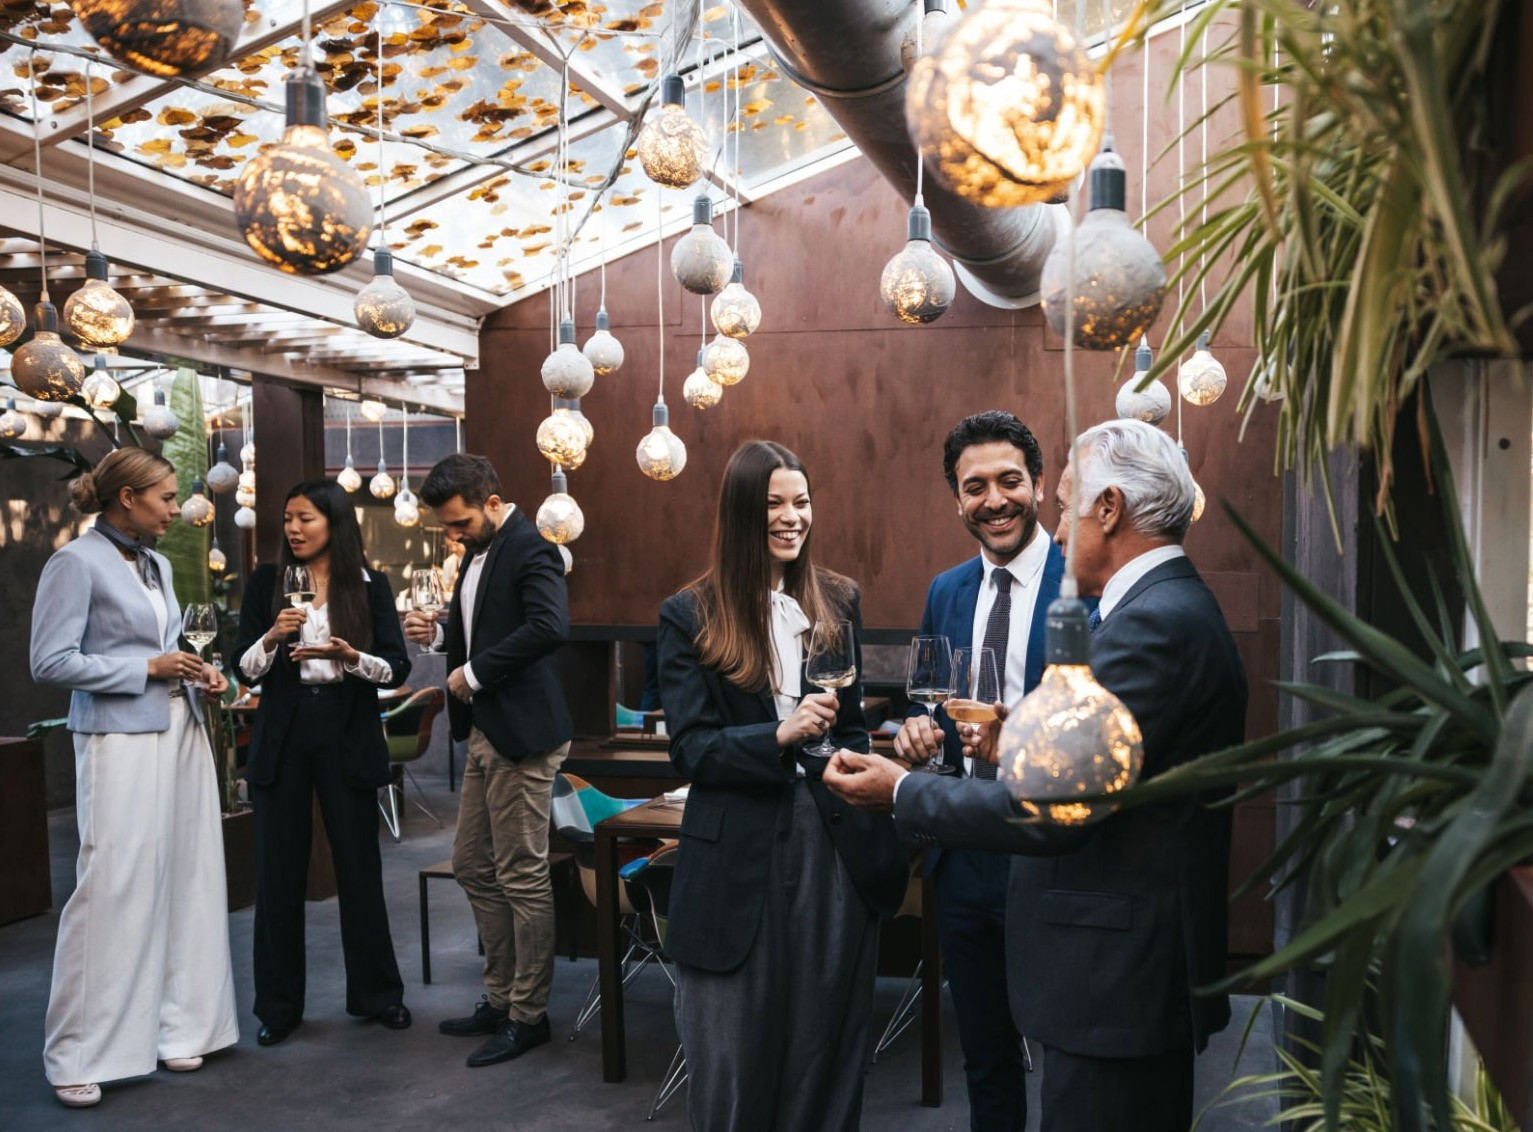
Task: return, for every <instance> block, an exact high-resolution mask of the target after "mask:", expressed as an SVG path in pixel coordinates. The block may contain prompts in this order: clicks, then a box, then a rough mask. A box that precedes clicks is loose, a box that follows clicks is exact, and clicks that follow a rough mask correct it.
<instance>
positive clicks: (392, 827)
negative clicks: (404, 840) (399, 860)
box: [378, 782, 399, 844]
mask: <svg viewBox="0 0 1533 1132" xmlns="http://www.w3.org/2000/svg"><path fill="white" fill-rule="evenodd" d="M384 789H385V790H387V791H388V792H389V806H388V809H384V808H383V803H382V802H379V803H378V812H379V813H381V814H382V815H383V824H384V825H386V826H388V828H389V834H390V835H391V836H392V837H393V838H394V841H395V843H396V844H397V843H398V841H399V810H398V808H397V807H396V806H395V805H394V784H393V783H392V782H391V783H389V784H388V785H387V786H385V787H384Z"/></svg>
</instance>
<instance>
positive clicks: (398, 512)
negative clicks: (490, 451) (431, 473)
mask: <svg viewBox="0 0 1533 1132" xmlns="http://www.w3.org/2000/svg"><path fill="white" fill-rule="evenodd" d="M420 521H421V508H420V500H418V499H416V498H415V492H413V491H411V490H410V481H409V480H408V479H407V478H405V477H404V476H401V477H400V480H399V494H398V495H396V496H394V522H396V523H398V524H399V525H400V526H401V527H414V526H417V525H419V523H420Z"/></svg>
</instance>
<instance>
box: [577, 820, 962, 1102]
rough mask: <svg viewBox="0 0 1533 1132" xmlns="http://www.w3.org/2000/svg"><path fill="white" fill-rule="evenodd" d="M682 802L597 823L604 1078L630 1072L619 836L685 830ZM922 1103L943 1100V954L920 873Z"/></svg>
mask: <svg viewBox="0 0 1533 1132" xmlns="http://www.w3.org/2000/svg"><path fill="white" fill-rule="evenodd" d="M684 808H685V803H683V802H667V801H666V800H665V799H664V798H656V799H655V800H654V801H651V802H646V803H644V805H642V806H635V807H634V808H633V809H631V810H626V811H624V812H623V813H621V814H616V815H614V816H613V817H610V818H608V819H607V820H606V821H604V822H600V823H598V825H597V826H596V829H595V831H594V832H595V836H596V846H595V850H596V938H597V971H598V978H599V979H600V982H601V1015H600V1017H601V1057H602V1080H603V1081H607V1082H610V1083H615V1082H618V1081H622V1080H624V1079H625V1078H626V1077H627V1076H628V1047H627V1039H626V1035H625V1032H624V1028H623V971H622V959H621V957H622V954H623V944H622V939H621V932H620V929H619V923H618V921H619V919H620V916H619V914H618V891H617V885H618V842H619V841H621V840H623V839H626V838H661V839H665V838H674V837H676V836H677V835H678V834H679V833H680V831H681V815H682V811H683V809H684ZM920 884H921V1103H922V1104H923V1105H927V1106H928V1107H936V1106H937V1105H940V1104H941V1103H942V998H941V993H942V958H941V953H940V952H939V951H938V948H937V915H936V908H935V905H934V903H933V900H934V893H933V891H932V884H931V878H930V877H928V876H926V875H925V873H924V872H923V874H922V876H921V881H920Z"/></svg>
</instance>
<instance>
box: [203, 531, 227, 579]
mask: <svg viewBox="0 0 1533 1132" xmlns="http://www.w3.org/2000/svg"><path fill="white" fill-rule="evenodd" d="M228 568H229V556H228V555H227V554H225V553H224V552H223V548H222V547H220V546H219V545H218V536H217V535H214V536H213V545H212V546H210V547H209V548H208V571H209V572H210V573H213V574H222V573H223V572H224V571H225V570H227V569H228Z"/></svg>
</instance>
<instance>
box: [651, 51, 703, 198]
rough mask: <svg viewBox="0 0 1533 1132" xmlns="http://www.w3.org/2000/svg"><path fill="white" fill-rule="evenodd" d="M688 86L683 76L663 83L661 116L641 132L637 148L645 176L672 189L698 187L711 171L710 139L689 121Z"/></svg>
mask: <svg viewBox="0 0 1533 1132" xmlns="http://www.w3.org/2000/svg"><path fill="white" fill-rule="evenodd" d="M685 101H686V86H685V84H684V83H683V82H682V81H681V76H680V75H666V76H665V78H664V80H662V82H661V83H660V104H661V105H660V113H659V114H656V115H652V116H651V117H650V119H649V121H648V122H646V123H644V128H643V129H642V130H640V131H639V140H638V143H637V144H636V146H635V148H636V149H637V150H638V154H639V164H640V165H642V166H643V167H644V175H645V176H646V177H648V178H649V179H650V180H651V181H653V182H655V184H657V185H664V186H665V187H666V188H668V189H684V188H686V187H687V186H688V185H691V184H695V183H696V181H697V179H698V178H699V177H701V176H702V175H703V172H704V170H706V169H707V168H708V157H709V154H708V135H707V134H705V133H703V128H702V127H701V126H699V125H698V124H697V123H696V122H694V121H692V119H691V118H688V117H687V111H686V106H685Z"/></svg>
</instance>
